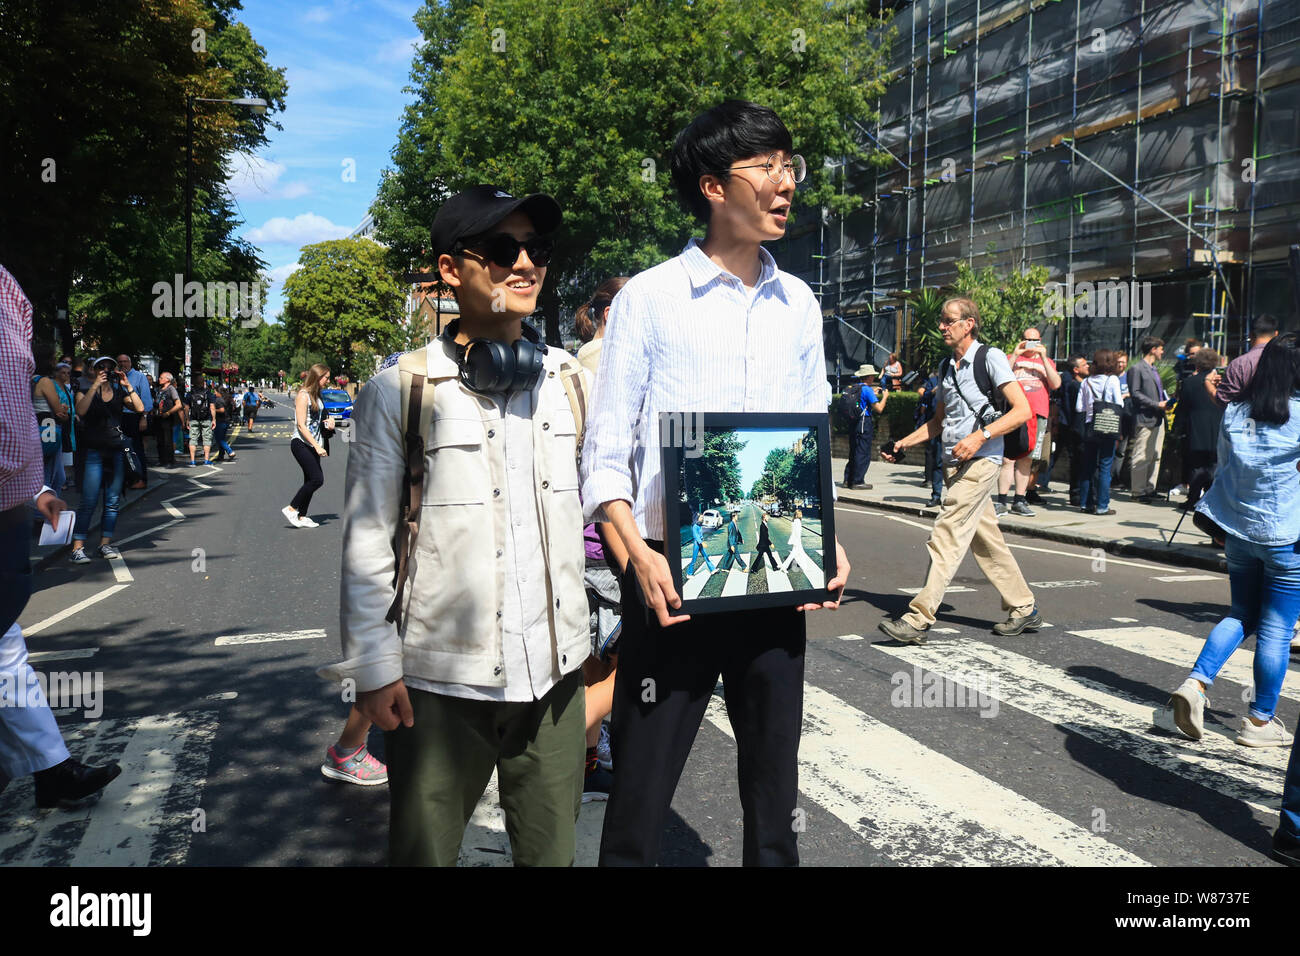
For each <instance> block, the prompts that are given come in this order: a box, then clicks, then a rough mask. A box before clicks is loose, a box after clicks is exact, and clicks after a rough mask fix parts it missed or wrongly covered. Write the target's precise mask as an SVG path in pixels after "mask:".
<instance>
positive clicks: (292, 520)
mask: <svg viewBox="0 0 1300 956" xmlns="http://www.w3.org/2000/svg"><path fill="white" fill-rule="evenodd" d="M280 514H282V515H284V520H285V521H287V522H289V524H291V525H293V526H294V527H295V528H301V527H302V525H301V524H299V523H298V512H296V511H294V510H293V508H292V507H290V506H289V505H285V506H284V507H283V508H281V509H280Z"/></svg>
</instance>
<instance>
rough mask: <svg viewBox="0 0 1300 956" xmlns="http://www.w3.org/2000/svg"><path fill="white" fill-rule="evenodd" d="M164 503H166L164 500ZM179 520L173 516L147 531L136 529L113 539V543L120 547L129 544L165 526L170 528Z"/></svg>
mask: <svg viewBox="0 0 1300 956" xmlns="http://www.w3.org/2000/svg"><path fill="white" fill-rule="evenodd" d="M164 504H166V503H165V502H164ZM181 520H182V519H181V518H173V519H172V520H171V521H164V522H163V523H162V524H160V525H157V526H155V527H153V528H150V529H149V530H148V531H137V532H136V533H135V534H133V535H130V536H128V537H125V538H122V539H121V540H120V541H115V542H114V544H116V545H117V546H118V547H119V548H120V547H121V546H122V545H124V544H130V543H131V542H132V541H137V540H139V539H140V538H148V537H151V536H153V535H155V534H157V533H158V532H159V531H162V530H163V529H165V528H170V527H171V526H172V525H174V524H180V523H181Z"/></svg>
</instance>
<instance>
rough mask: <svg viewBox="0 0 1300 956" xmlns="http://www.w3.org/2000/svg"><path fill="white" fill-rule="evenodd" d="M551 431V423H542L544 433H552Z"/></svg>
mask: <svg viewBox="0 0 1300 956" xmlns="http://www.w3.org/2000/svg"><path fill="white" fill-rule="evenodd" d="M550 429H551V423H550V422H542V431H544V432H545V431H550Z"/></svg>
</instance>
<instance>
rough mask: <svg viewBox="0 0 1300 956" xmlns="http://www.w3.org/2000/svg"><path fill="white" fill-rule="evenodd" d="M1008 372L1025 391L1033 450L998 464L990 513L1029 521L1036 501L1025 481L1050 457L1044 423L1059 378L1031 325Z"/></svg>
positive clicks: (1047, 428) (1049, 436)
mask: <svg viewBox="0 0 1300 956" xmlns="http://www.w3.org/2000/svg"><path fill="white" fill-rule="evenodd" d="M1011 371H1012V372H1013V373H1014V374H1015V376H1016V380H1017V381H1018V382H1020V387H1021V388H1023V389H1024V390H1025V397H1026V398H1027V399H1028V400H1029V409H1030V411H1032V412H1033V419H1034V424H1035V426H1036V427H1035V430H1034V433H1033V434H1034V450H1033V451H1032V452H1030V453H1029V454H1028V455H1026V456H1025V457H1023V458H1019V459H1017V460H1015V461H1012V460H1011V459H1010V458H1008V459H1006V460H1004V461H1003V462H1002V475H1001V477H1000V478H999V479H998V501H997V505H995V506H994V509H993V510H994V511H996V512H997V514H998V515H999V516H1001V515H1004V514H1006V513H1007V512H1008V511H1010V512H1011V514H1013V515H1022V516H1024V517H1026V518H1032V517H1033V516H1034V512H1033V509H1032V508H1030V507H1029V501H1030V500H1038V498H1037V495H1036V494H1035V493H1034V492H1031V491H1030V490H1029V480H1030V478H1031V477H1032V475H1033V471H1034V469H1035V468H1039V467H1042V465H1043V463H1044V462H1046V461H1047V460H1048V459H1049V458H1051V456H1052V430H1051V427H1050V425H1049V421H1048V413H1049V411H1050V409H1049V405H1050V404H1051V403H1050V395H1051V393H1052V392H1053V391H1054V390H1055V389H1058V388H1060V387H1061V376H1060V373H1058V372H1057V371H1056V363H1054V362H1053V361H1052V360H1051V359H1050V358H1048V357H1047V349H1046V348H1045V347H1044V346H1043V338H1042V334H1041V333H1040V332H1039V331H1038V329H1036V328H1034V327H1033V326H1032V325H1031V326H1030V327H1029V328H1027V329H1025V335H1024V338H1023V339H1022V340H1021V341H1020V344H1019V345H1018V346H1016V350H1015V352H1013V353H1012V354H1011ZM1013 482H1014V484H1015V487H1016V494H1015V498H1014V499H1013V500H1012V502H1011V507H1010V508H1008V507H1007V492H1009V491H1010V490H1011V486H1012V483H1013Z"/></svg>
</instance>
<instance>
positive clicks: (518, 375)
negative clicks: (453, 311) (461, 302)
mask: <svg viewBox="0 0 1300 956" xmlns="http://www.w3.org/2000/svg"><path fill="white" fill-rule="evenodd" d="M520 331H522V332H523V338H521V339H519V340H518V341H516V342H515V343H514V345H513V346H510V345H506V344H505V343H504V342H497V341H496V340H494V339H470V340H469V341H468V342H467V343H465V344H464V345H461V344H459V343H458V342H457V341H456V335H457V334H458V333H459V332H460V319H453V320H452V321H451V322H448V323H447V327H446V328H445V329H443V330H442V334H441V335H439V336H438V338H439V339H441V340H442V341H445V342H449V343H450V344H451V345H452V346H453V347H454V348H455V349H456V364H457V365H458V366H459V368H460V380H461V382H463V383H464V384H465V387H466V388H468V389H470V390H471V391H474V392H478V393H479V394H481V395H495V394H499V393H501V392H510V391H525V390H528V391H531V390H532V388H533V386H534V385H536V384H537V380H538V379H539V378H541V375H542V367H543V361H542V359H543V356H545V355H546V343H545V342H543V341H542V336H541V334H540V333H538V331H537V330H536V329H535V328H533V327H532V326H531V325H529V324H528V323H527V322H522V323H520Z"/></svg>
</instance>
